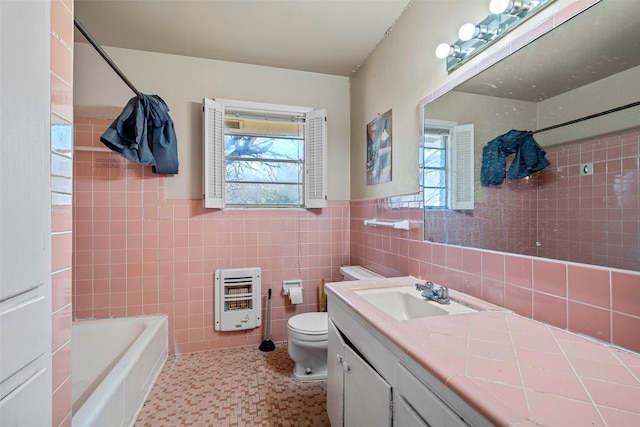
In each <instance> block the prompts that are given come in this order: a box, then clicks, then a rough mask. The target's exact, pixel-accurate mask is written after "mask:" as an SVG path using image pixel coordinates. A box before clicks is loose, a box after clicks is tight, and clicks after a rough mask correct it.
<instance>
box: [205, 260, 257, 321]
mask: <svg viewBox="0 0 640 427" xmlns="http://www.w3.org/2000/svg"><path fill="white" fill-rule="evenodd" d="M215 277H216V279H215V300H214V308H213V311H214V313H215V325H214V327H215V330H216V331H239V330H242V329H252V328H257V327H259V326H260V325H261V324H262V319H261V313H262V309H261V301H262V294H261V281H260V268H259V267H253V268H227V269H218V270H216V274H215Z"/></svg>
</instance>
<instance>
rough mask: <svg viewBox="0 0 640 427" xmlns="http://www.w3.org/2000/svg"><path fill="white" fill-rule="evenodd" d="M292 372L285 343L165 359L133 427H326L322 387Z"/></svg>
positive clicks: (323, 383)
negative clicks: (271, 348) (265, 349)
mask: <svg viewBox="0 0 640 427" xmlns="http://www.w3.org/2000/svg"><path fill="white" fill-rule="evenodd" d="M292 372H293V362H292V361H291V359H290V358H289V355H288V353H287V346H286V343H276V349H275V350H274V351H272V352H266V353H265V352H261V351H260V350H258V348H257V346H256V348H253V347H243V348H232V349H225V350H216V351H208V352H202V353H190V354H179V355H172V356H169V358H168V360H167V362H166V364H165V366H164V368H163V369H162V372H161V373H160V375H159V377H158V380H157V381H156V383H155V385H154V386H153V389H152V391H151V393H150V395H149V397H148V399H147V401H146V402H145V404H144V408H143V409H142V411H141V412H140V415H139V417H138V420H137V421H136V424H135V427H163V426H171V427H174V426H195V427H205V426H206V427H209V426H215V427H218V426H221V427H226V426H252V427H253V426H291V427H302V426H313V427H315V426H328V425H329V421H328V418H327V411H326V393H327V388H326V382H324V381H322V382H311V383H299V382H296V381H295V380H294V379H293V377H292Z"/></svg>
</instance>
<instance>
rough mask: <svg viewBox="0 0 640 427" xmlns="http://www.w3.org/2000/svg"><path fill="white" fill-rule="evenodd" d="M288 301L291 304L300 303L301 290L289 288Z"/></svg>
mask: <svg viewBox="0 0 640 427" xmlns="http://www.w3.org/2000/svg"><path fill="white" fill-rule="evenodd" d="M289 299H290V300H291V304H301V303H302V288H289Z"/></svg>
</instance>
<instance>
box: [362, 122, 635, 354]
mask: <svg viewBox="0 0 640 427" xmlns="http://www.w3.org/2000/svg"><path fill="white" fill-rule="evenodd" d="M638 137H639V133H638V132H631V133H627V134H624V135H620V136H617V137H609V138H605V139H599V140H594V141H587V142H583V143H581V144H576V145H567V146H563V147H558V148H554V149H550V150H548V152H549V155H548V156H547V157H548V158H549V159H550V161H551V164H552V166H551V167H549V168H547V169H545V171H543V172H545V174H540V176H537V177H535V178H533V179H531V180H529V181H528V182H527V181H525V182H523V183H522V184H516V183H512V184H513V185H510V184H507V185H503V186H501V187H499V188H493V189H490V190H491V191H490V192H489V195H488V198H489V200H490V203H491V205H492V206H494V207H495V206H499V207H501V209H502V210H501V212H502V213H503V215H502V216H501V220H500V221H495V218H493V219H492V220H491V221H490V222H491V223H494V224H496V225H495V226H500V227H501V228H508V229H509V230H510V231H511V232H510V233H508V235H509V238H508V239H495V238H492V239H491V240H488V241H485V243H487V242H490V243H487V244H492V245H494V247H495V248H496V249H498V250H501V251H502V252H495V251H490V250H479V249H474V248H471V247H462V246H450V245H442V244H436V243H429V242H424V241H422V233H423V224H422V221H421V215H422V209H420V208H419V204H416V203H414V204H413V205H414V206H413V207H411V208H405V209H398V208H393V207H392V206H393V201H392V199H379V200H367V201H354V202H351V219H350V224H351V260H350V261H351V262H350V263H351V264H360V265H363V266H365V267H368V268H370V269H372V270H374V271H377V272H379V273H381V274H384V275H387V276H401V275H407V274H409V275H413V276H416V277H420V278H422V279H429V280H433V281H435V282H440V283H444V284H447V285H448V286H450V287H451V288H452V289H457V290H460V291H462V292H465V293H468V294H470V295H473V296H476V297H479V298H483V299H485V300H487V301H490V302H492V303H494V304H498V305H500V306H503V307H506V308H508V309H511V310H513V311H515V312H516V313H519V314H521V315H523V316H526V317H529V318H532V319H536V320H540V321H543V322H546V323H550V324H552V325H555V326H558V327H561V328H564V329H568V330H571V331H574V332H578V333H582V334H585V335H589V336H592V337H595V338H598V339H600V340H603V341H606V342H610V343H613V344H616V345H620V346H622V347H626V348H629V349H632V350H634V351H640V338H639V337H638V334H637V332H636V331H637V330H638V329H637V328H639V327H640V273H638V272H637V271H638V270H640V265H639V264H638V260H639V257H638V250H639V248H640V241H638V239H639V238H640V237H639V236H640V233H638V222H639V221H640V206H639V205H638V200H639V194H640V193H639V191H640V181H639V179H640V169H639V167H640V166H639V165H640V160H639V158H638V152H639V151H640V150H639V139H638ZM605 156H606V157H605ZM605 158H606V160H605ZM586 161H593V162H594V170H595V172H594V175H592V176H586V177H581V176H579V166H578V165H579V163H580V162H586ZM416 205H417V207H416ZM409 206H411V205H409ZM536 213H537V214H538V215H539V216H540V217H541V218H542V220H540V221H537V220H535V221H534V220H532V219H530V218H528V215H529V214H532V215H534V214H536ZM458 215H464V214H458ZM472 215H473V218H474V219H476V221H475V222H474V226H478V224H480V223H481V222H482V221H481V220H480V218H482V217H483V215H485V216H486V215H488V214H487V212H485V211H483V208H482V207H480V209H476V210H474V212H473V214H472ZM562 215H564V216H565V218H572V221H567V220H564V221H561V220H560V218H561V217H562ZM370 218H385V219H394V218H395V219H406V218H409V219H411V228H410V230H409V231H403V230H395V229H389V228H380V227H371V226H365V225H364V224H363V221H364V220H365V219H370ZM512 219H513V221H512ZM605 220H606V222H605ZM428 221H430V223H429V222H428V224H429V226H430V227H429V228H430V229H433V228H437V227H438V226H439V227H440V228H442V225H443V224H444V223H445V222H446V221H451V222H452V223H453V224H454V226H453V227H450V230H453V232H455V233H458V234H454V235H459V236H461V237H463V236H464V235H465V234H468V235H470V236H471V237H472V238H473V237H475V238H476V239H477V241H478V242H479V241H481V240H480V237H479V236H478V234H480V233H477V231H476V230H475V229H473V228H465V227H466V225H465V223H463V222H461V221H459V222H456V221H457V219H453V220H452V219H451V218H450V217H447V216H446V214H444V213H442V212H435V213H433V214H432V215H431V216H430V217H429V218H428ZM536 223H538V225H539V226H540V227H542V228H541V230H540V231H539V232H538V234H536V232H535V231H532V229H533V228H534V226H535V224H536ZM449 225H451V224H449ZM491 226H492V225H489V226H487V227H488V230H483V233H486V232H487V231H489V232H491V230H490V227H491ZM487 227H485V228H487ZM519 229H522V230H520V231H519ZM436 232H437V230H436ZM579 233H584V237H585V240H586V238H587V237H591V238H594V241H595V242H596V243H595V244H591V246H588V245H587V244H586V243H579V244H578V245H574V246H570V245H569V244H568V239H569V237H573V236H571V235H572V234H579ZM497 234H498V232H497V231H495V232H494V235H497ZM500 235H502V233H500ZM549 235H555V236H563V237H562V238H559V237H558V238H556V239H555V240H553V239H552V240H544V239H543V236H549ZM434 236H435V234H434ZM437 237H440V238H441V237H442V236H437ZM610 237H613V238H614V240H611V239H610ZM518 239H534V241H535V240H540V241H542V242H543V243H544V244H543V246H542V250H546V249H547V248H548V247H552V248H554V250H555V251H556V252H563V253H564V254H565V255H566V256H567V258H568V259H570V260H571V261H555V260H551V259H547V258H537V257H532V256H523V255H511V254H509V253H505V252H510V251H511V250H514V248H517V247H518V246H517V245H518ZM615 239H618V240H615ZM616 242H619V243H616ZM476 243H477V242H476ZM610 245H612V246H613V248H612V249H609V248H608V247H609V246H610ZM616 245H618V246H620V247H616ZM588 249H591V251H592V252H595V253H596V254H597V255H598V256H600V258H597V257H596V255H594V257H593V258H589V257H587V255H588V254H589V253H590V252H589V250H588ZM533 254H535V252H534V253H533ZM533 254H532V255H533ZM614 254H615V255H614ZM540 255H541V256H543V257H544V256H547V255H555V252H554V253H553V254H552V253H549V252H540ZM580 261H582V262H583V263H582V264H578V263H576V262H580ZM596 261H601V262H612V263H613V264H614V265H616V262H618V261H619V262H620V266H623V267H627V268H629V269H633V270H634V271H630V270H618V269H615V268H608V267H598V266H593V265H588V264H591V263H593V262H596Z"/></svg>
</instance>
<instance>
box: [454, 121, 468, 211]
mask: <svg viewBox="0 0 640 427" xmlns="http://www.w3.org/2000/svg"><path fill="white" fill-rule="evenodd" d="M451 142H452V143H451V157H450V163H449V164H450V165H451V175H450V180H451V181H450V183H451V186H450V195H449V209H454V210H455V209H458V210H470V209H473V202H474V198H473V192H474V182H473V181H474V171H473V169H474V168H473V125H472V124H471V125H459V126H454V127H453V138H452V141H451Z"/></svg>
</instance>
